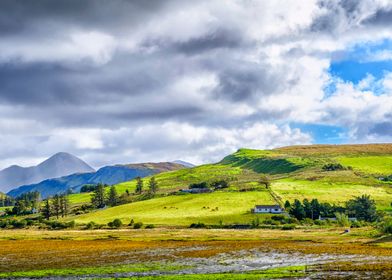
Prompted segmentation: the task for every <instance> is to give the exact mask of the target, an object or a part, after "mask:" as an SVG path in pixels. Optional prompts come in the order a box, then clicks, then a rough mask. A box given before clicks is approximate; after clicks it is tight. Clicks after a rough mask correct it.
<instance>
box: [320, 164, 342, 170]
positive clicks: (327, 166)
mask: <svg viewBox="0 0 392 280" xmlns="http://www.w3.org/2000/svg"><path fill="white" fill-rule="evenodd" d="M346 169H347V168H346V167H344V166H343V165H341V164H340V163H328V164H325V165H324V166H323V170H324V171H336V170H346Z"/></svg>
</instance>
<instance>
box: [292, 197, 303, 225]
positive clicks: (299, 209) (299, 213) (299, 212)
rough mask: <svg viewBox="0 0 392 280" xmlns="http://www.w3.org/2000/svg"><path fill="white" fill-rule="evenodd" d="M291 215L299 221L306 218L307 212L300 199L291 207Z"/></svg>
mask: <svg viewBox="0 0 392 280" xmlns="http://www.w3.org/2000/svg"><path fill="white" fill-rule="evenodd" d="M290 214H291V215H293V216H294V217H296V218H297V219H298V220H302V219H303V218H305V210H304V207H303V206H302V204H301V201H299V200H298V199H296V200H294V204H293V205H292V206H291V209H290Z"/></svg>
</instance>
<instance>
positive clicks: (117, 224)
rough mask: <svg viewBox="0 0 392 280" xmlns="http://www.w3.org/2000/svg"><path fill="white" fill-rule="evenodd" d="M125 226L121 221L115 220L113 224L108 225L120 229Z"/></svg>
mask: <svg viewBox="0 0 392 280" xmlns="http://www.w3.org/2000/svg"><path fill="white" fill-rule="evenodd" d="M122 225H123V223H122V221H121V220H120V219H114V220H113V221H112V222H109V223H108V226H109V227H110V228H120V227H121V226H122Z"/></svg>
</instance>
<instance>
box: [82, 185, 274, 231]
mask: <svg viewBox="0 0 392 280" xmlns="http://www.w3.org/2000/svg"><path fill="white" fill-rule="evenodd" d="M262 203H267V204H271V203H274V202H273V200H272V198H271V196H270V195H269V193H268V192H267V191H258V192H215V193H209V194H197V195H192V194H185V195H176V196H168V197H161V198H155V199H150V200H145V201H139V202H135V203H128V204H124V205H120V206H116V207H112V208H108V209H106V210H98V211H95V212H92V213H89V214H86V215H82V216H79V217H77V218H76V222H83V223H87V222H89V221H94V222H97V223H107V222H110V221H112V220H113V217H116V218H120V219H122V220H123V221H124V222H126V223H129V221H130V220H131V219H134V220H135V222H137V221H142V222H143V223H147V224H157V225H184V226H187V225H190V224H191V223H197V222H203V223H208V224H218V223H219V222H220V221H222V222H223V223H244V222H247V223H249V222H250V221H251V220H252V219H254V217H253V215H252V214H250V209H251V208H252V207H254V206H255V204H262Z"/></svg>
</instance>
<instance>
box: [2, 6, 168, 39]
mask: <svg viewBox="0 0 392 280" xmlns="http://www.w3.org/2000/svg"><path fill="white" fill-rule="evenodd" d="M170 2H171V1H158V0H151V1H144V0H132V1H131V0H129V1H128V0H83V1H79V0H67V1H51V0H37V1H23V0H4V1H1V9H0V34H3V35H15V33H27V32H29V31H30V32H32V31H34V30H35V31H36V32H37V31H39V30H40V31H41V32H44V31H47V30H52V31H55V32H61V30H59V29H58V28H59V25H68V26H74V27H78V28H93V29H102V30H108V31H114V30H122V29H128V28H130V27H132V25H135V24H139V23H142V22H143V20H146V18H147V17H149V16H152V15H154V14H155V13H156V12H157V11H159V10H160V9H162V8H164V7H165V6H169V5H170Z"/></svg>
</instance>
